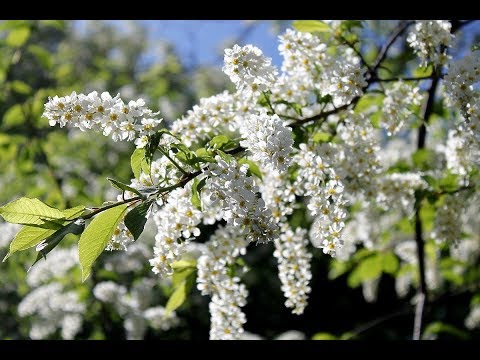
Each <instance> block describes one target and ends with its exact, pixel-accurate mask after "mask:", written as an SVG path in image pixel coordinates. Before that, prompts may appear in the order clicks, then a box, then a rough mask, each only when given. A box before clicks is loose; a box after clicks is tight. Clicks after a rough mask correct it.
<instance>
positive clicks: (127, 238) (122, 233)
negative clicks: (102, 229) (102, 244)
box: [105, 221, 134, 251]
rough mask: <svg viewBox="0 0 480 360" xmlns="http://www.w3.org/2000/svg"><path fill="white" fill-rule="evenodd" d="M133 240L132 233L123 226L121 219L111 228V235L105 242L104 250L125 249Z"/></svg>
mask: <svg viewBox="0 0 480 360" xmlns="http://www.w3.org/2000/svg"><path fill="white" fill-rule="evenodd" d="M133 241H134V239H133V235H132V233H131V232H130V230H128V228H127V227H126V226H125V223H124V222H123V221H120V223H118V225H117V227H116V228H115V230H113V235H112V238H111V239H110V241H109V242H108V244H107V247H106V248H105V250H107V251H113V250H124V251H127V245H128V244H130V243H132V242H133Z"/></svg>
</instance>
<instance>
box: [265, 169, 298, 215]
mask: <svg viewBox="0 0 480 360" xmlns="http://www.w3.org/2000/svg"><path fill="white" fill-rule="evenodd" d="M259 189H260V192H261V193H262V197H263V199H264V200H265V205H266V206H267V208H269V209H270V210H271V211H272V216H273V218H274V219H275V221H276V222H277V223H285V222H286V221H287V215H290V214H291V213H292V212H293V206H294V203H295V189H294V187H293V185H292V184H291V182H290V181H289V180H288V173H286V172H284V173H278V172H276V171H269V172H265V173H264V174H263V177H262V182H261V184H260V185H259Z"/></svg>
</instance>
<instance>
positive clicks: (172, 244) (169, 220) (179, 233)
mask: <svg viewBox="0 0 480 360" xmlns="http://www.w3.org/2000/svg"><path fill="white" fill-rule="evenodd" d="M191 186H192V185H191V183H189V184H187V185H185V187H184V188H177V189H175V190H173V191H172V192H170V193H169V195H168V200H167V203H166V204H165V205H164V206H163V207H162V208H161V209H160V210H158V211H156V212H154V214H153V219H154V221H155V223H156V225H157V228H158V232H157V235H156V236H155V247H154V254H155V256H154V257H153V258H152V259H150V265H151V266H152V271H153V272H154V273H156V274H159V275H160V276H161V277H164V276H168V275H171V274H172V273H173V269H172V263H173V262H174V261H176V260H179V259H180V257H181V255H182V254H183V253H184V251H185V245H186V244H188V242H189V240H190V237H191V236H199V235H200V230H199V229H198V227H197V226H198V225H199V224H200V222H201V221H202V218H201V212H200V211H199V210H198V209H196V208H195V207H194V206H193V205H192V203H191V201H190V198H191V196H192V188H191Z"/></svg>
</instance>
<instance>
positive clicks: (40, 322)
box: [18, 282, 85, 340]
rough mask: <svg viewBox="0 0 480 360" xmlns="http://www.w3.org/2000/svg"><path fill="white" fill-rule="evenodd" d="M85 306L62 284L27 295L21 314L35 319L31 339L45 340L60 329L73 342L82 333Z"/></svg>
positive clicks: (63, 335)
mask: <svg viewBox="0 0 480 360" xmlns="http://www.w3.org/2000/svg"><path fill="white" fill-rule="evenodd" d="M84 312H85V304H83V303H81V302H80V301H79V298H78V294H77V293H76V292H74V291H65V289H64V287H63V286H62V285H61V284H60V283H58V282H54V283H50V284H47V285H43V286H40V287H38V288H36V289H34V290H33V291H31V292H30V293H29V294H27V295H26V296H25V297H24V298H23V299H22V301H21V302H20V304H19V305H18V315H19V316H21V317H27V316H31V317H32V318H31V321H32V325H31V327H30V338H32V339H45V338H47V337H48V336H50V335H51V334H53V333H54V332H55V331H57V329H60V330H61V336H62V338H63V339H66V340H70V339H73V338H74V337H75V335H76V334H77V333H78V332H79V331H80V330H81V328H82V323H83V313H84Z"/></svg>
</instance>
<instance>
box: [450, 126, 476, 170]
mask: <svg viewBox="0 0 480 360" xmlns="http://www.w3.org/2000/svg"><path fill="white" fill-rule="evenodd" d="M472 140H473V139H472V137H470V136H468V133H466V132H460V131H459V130H449V131H448V136H447V144H446V146H445V159H446V161H447V169H449V170H450V171H451V172H452V173H453V174H457V175H460V176H465V175H467V174H468V173H469V172H470V171H471V170H472V169H473V165H474V164H475V162H476V161H478V159H479V157H478V154H479V152H480V148H479V146H478V144H477V143H475V142H474V141H472Z"/></svg>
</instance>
